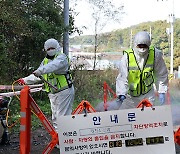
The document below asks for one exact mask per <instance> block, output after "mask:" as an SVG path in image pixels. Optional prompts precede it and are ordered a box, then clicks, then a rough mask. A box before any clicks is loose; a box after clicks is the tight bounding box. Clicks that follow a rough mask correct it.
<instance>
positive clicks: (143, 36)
mask: <svg viewBox="0 0 180 154" xmlns="http://www.w3.org/2000/svg"><path fill="white" fill-rule="evenodd" d="M140 44H143V45H146V46H147V47H148V48H149V46H150V45H151V39H150V36H149V34H148V33H147V32H145V31H142V32H138V33H137V34H136V35H135V36H134V48H133V49H134V51H135V52H136V53H137V54H138V55H139V56H144V55H146V54H147V53H148V52H149V49H148V48H138V47H137V46H138V45H140Z"/></svg>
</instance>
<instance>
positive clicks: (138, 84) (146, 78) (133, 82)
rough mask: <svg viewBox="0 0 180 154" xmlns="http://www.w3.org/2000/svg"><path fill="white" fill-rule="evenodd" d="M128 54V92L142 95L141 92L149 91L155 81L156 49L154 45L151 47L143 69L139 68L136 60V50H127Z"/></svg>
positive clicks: (133, 94) (132, 94)
mask: <svg viewBox="0 0 180 154" xmlns="http://www.w3.org/2000/svg"><path fill="white" fill-rule="evenodd" d="M125 52H126V53H127V56H128V71H129V75H128V87H129V90H128V94H130V95H131V96H134V97H136V96H140V95H141V94H146V93H148V92H149V91H150V90H151V89H152V87H153V83H154V80H155V79H154V59H155V49H154V47H153V46H150V47H149V55H148V57H147V60H146V62H145V64H144V67H143V69H142V70H141V69H140V68H139V65H138V63H137V61H136V58H135V55H134V51H133V50H132V49H129V50H126V51H125Z"/></svg>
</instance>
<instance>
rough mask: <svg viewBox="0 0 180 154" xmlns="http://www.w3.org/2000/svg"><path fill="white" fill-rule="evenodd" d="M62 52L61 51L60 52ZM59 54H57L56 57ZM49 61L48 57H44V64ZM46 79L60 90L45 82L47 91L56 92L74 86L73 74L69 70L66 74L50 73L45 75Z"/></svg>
mask: <svg viewBox="0 0 180 154" xmlns="http://www.w3.org/2000/svg"><path fill="white" fill-rule="evenodd" d="M60 54H61V53H60ZM58 55H59V54H57V55H55V58H56V57H57V56H58ZM48 63H49V59H48V58H44V63H43V64H44V65H46V64H48ZM43 77H44V79H45V80H46V81H48V82H49V83H51V84H52V85H53V86H55V87H56V88H57V89H58V90H55V89H54V88H52V87H51V86H49V85H48V84H47V83H44V86H45V90H46V92H51V93H56V92H59V91H62V90H64V89H67V88H70V87H71V86H72V78H71V74H70V72H69V70H68V72H67V73H66V74H55V73H48V74H44V75H43Z"/></svg>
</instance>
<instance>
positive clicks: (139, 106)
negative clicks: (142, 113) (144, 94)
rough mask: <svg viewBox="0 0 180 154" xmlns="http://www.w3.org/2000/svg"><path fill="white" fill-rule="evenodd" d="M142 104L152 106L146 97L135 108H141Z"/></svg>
mask: <svg viewBox="0 0 180 154" xmlns="http://www.w3.org/2000/svg"><path fill="white" fill-rule="evenodd" d="M144 106H146V107H152V104H151V102H150V101H149V100H148V99H143V100H142V101H141V102H140V103H139V104H138V105H137V108H143V107H144Z"/></svg>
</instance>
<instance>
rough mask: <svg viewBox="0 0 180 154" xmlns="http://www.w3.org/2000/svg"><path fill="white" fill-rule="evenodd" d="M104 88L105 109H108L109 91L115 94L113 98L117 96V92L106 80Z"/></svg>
mask: <svg viewBox="0 0 180 154" xmlns="http://www.w3.org/2000/svg"><path fill="white" fill-rule="evenodd" d="M103 90H104V110H105V111H107V107H108V105H107V100H108V92H110V93H112V94H113V98H116V97H117V96H116V93H115V92H114V91H113V90H112V89H111V88H110V87H109V85H108V84H107V83H106V82H104V84H103Z"/></svg>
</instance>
